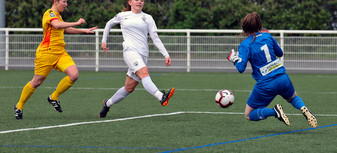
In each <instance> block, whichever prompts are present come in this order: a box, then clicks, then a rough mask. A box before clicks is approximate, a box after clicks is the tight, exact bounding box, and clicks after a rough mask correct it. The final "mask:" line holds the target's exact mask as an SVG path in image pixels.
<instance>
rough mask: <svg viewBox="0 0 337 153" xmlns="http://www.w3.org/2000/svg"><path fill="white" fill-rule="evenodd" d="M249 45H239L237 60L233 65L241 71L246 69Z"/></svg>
mask: <svg viewBox="0 0 337 153" xmlns="http://www.w3.org/2000/svg"><path fill="white" fill-rule="evenodd" d="M249 52H250V51H249V47H248V46H246V45H243V44H240V46H239V55H238V56H239V58H240V59H239V61H238V62H236V64H235V67H236V69H237V70H238V71H239V72H240V73H243V72H244V71H245V70H246V67H247V63H248V60H249V58H250V53H249Z"/></svg>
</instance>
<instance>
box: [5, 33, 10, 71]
mask: <svg viewBox="0 0 337 153" xmlns="http://www.w3.org/2000/svg"><path fill="white" fill-rule="evenodd" d="M5 37H6V49H5V50H6V51H5V52H6V53H5V70H6V71H7V70H8V64H9V59H8V58H9V30H8V28H6V32H5Z"/></svg>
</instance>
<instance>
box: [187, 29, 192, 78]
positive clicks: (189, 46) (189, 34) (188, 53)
mask: <svg viewBox="0 0 337 153" xmlns="http://www.w3.org/2000/svg"><path fill="white" fill-rule="evenodd" d="M186 36H187V55H186V58H187V59H186V64H187V65H186V72H190V71H191V31H190V30H187V31H186Z"/></svg>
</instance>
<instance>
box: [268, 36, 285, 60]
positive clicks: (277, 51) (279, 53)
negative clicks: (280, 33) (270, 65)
mask: <svg viewBox="0 0 337 153" xmlns="http://www.w3.org/2000/svg"><path fill="white" fill-rule="evenodd" d="M271 39H272V41H273V43H274V51H275V55H276V56H277V57H282V56H283V51H282V49H281V47H280V46H279V44H278V43H277V41H276V40H275V39H274V38H273V37H272V36H271Z"/></svg>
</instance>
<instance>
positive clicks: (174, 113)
mask: <svg viewBox="0 0 337 153" xmlns="http://www.w3.org/2000/svg"><path fill="white" fill-rule="evenodd" d="M182 113H184V112H173V113H165V114H152V115H144V116H135V117H126V118H119V119H113V120H103V121H88V122H78V123H70V124H63V125H53V126H43V127H36V128H26V129H16V130H8V131H0V134H4V133H14V132H22V131H32V130H44V129H52V128H60V127H70V126H77V125H84V124H95V123H107V122H117V121H126V120H134V119H141V118H150V117H157V116H169V115H176V114H182Z"/></svg>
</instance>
